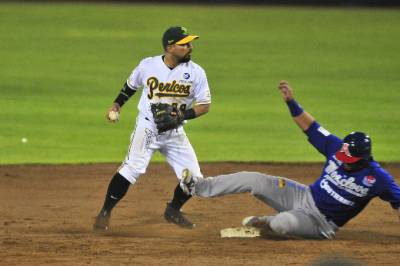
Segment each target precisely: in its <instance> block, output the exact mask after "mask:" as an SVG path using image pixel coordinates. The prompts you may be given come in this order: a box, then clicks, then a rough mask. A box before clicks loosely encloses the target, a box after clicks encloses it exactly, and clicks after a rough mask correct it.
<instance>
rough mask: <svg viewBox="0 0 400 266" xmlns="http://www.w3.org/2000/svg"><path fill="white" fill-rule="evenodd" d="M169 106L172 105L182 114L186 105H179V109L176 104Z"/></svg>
mask: <svg viewBox="0 0 400 266" xmlns="http://www.w3.org/2000/svg"><path fill="white" fill-rule="evenodd" d="M171 105H172V106H173V107H175V108H177V109H179V110H181V111H182V112H185V110H186V104H181V105H180V106H179V108H178V103H173V104H171Z"/></svg>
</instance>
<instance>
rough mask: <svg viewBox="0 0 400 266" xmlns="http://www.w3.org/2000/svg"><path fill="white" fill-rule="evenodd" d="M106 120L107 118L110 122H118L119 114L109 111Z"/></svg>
mask: <svg viewBox="0 0 400 266" xmlns="http://www.w3.org/2000/svg"><path fill="white" fill-rule="evenodd" d="M108 118H109V119H110V120H111V121H118V119H119V113H118V112H115V111H110V112H109V113H108Z"/></svg>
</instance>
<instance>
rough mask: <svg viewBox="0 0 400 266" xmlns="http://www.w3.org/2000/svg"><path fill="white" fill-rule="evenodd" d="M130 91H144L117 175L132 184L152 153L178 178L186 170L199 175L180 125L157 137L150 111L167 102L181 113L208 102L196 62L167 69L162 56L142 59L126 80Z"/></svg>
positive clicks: (201, 72)
mask: <svg viewBox="0 0 400 266" xmlns="http://www.w3.org/2000/svg"><path fill="white" fill-rule="evenodd" d="M127 84H128V86H129V87H130V88H131V89H133V90H138V89H140V88H143V92H142V96H141V98H140V101H139V104H138V109H139V115H138V118H137V120H136V127H135V130H134V132H133V133H132V135H131V143H130V145H129V150H128V154H127V156H126V158H125V160H124V162H123V163H122V165H121V167H120V169H119V173H120V174H121V175H122V176H123V177H125V178H126V179H127V180H128V181H129V182H130V183H131V184H134V183H135V182H136V181H137V179H138V178H139V176H140V175H142V174H144V173H145V172H146V169H147V166H148V164H149V162H150V160H151V157H152V156H153V154H154V152H156V151H160V152H161V154H163V155H164V157H165V158H166V160H167V162H168V163H169V164H170V165H171V167H172V168H173V169H174V171H175V174H176V176H177V177H178V178H180V177H181V173H182V170H183V169H185V168H189V169H190V170H191V172H192V173H193V174H195V175H196V176H202V174H201V171H200V166H199V163H198V161H197V157H196V154H195V152H194V149H193V147H192V145H191V144H190V142H189V139H188V138H187V136H186V133H185V131H184V129H183V127H182V126H180V127H178V128H177V129H173V130H169V131H166V132H164V133H161V134H159V133H158V131H157V127H156V125H155V123H154V119H153V114H152V112H151V103H159V102H160V103H168V104H171V105H175V106H176V107H178V108H180V109H181V110H184V109H189V108H191V107H192V105H193V104H195V105H197V104H209V103H211V95H210V89H209V87H208V82H207V77H206V74H205V72H204V70H203V69H202V68H201V67H200V66H199V65H197V64H196V63H194V62H192V61H189V62H187V63H181V64H179V65H178V66H176V67H175V68H174V69H170V68H168V66H167V65H166V64H165V63H164V61H163V58H162V56H155V57H149V58H145V59H143V60H142V61H141V62H140V64H139V65H138V66H137V67H136V68H135V69H134V70H133V72H132V74H131V75H130V77H129V78H128V80H127Z"/></svg>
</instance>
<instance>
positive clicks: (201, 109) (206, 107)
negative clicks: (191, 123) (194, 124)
mask: <svg viewBox="0 0 400 266" xmlns="http://www.w3.org/2000/svg"><path fill="white" fill-rule="evenodd" d="M192 109H193V111H194V117H193V118H196V117H199V116H201V115H204V114H206V113H208V111H210V104H199V105H195V106H193V108H192Z"/></svg>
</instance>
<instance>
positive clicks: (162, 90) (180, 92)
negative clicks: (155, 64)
mask: <svg viewBox="0 0 400 266" xmlns="http://www.w3.org/2000/svg"><path fill="white" fill-rule="evenodd" d="M185 74H188V73H185ZM188 75H189V74H188ZM189 77H190V75H189ZM146 84H147V86H148V87H149V94H147V97H148V98H149V99H153V97H154V95H155V96H157V97H187V96H189V95H190V88H191V87H192V85H191V84H182V83H180V82H179V81H176V80H173V81H172V82H160V81H159V80H158V79H157V78H156V77H150V78H148V79H147V83H146Z"/></svg>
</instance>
